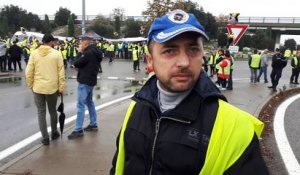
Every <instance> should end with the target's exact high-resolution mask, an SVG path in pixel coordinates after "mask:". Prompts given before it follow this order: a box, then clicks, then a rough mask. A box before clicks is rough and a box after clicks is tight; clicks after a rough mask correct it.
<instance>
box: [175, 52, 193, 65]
mask: <svg viewBox="0 0 300 175" xmlns="http://www.w3.org/2000/svg"><path fill="white" fill-rule="evenodd" d="M189 64H190V59H189V55H188V54H187V53H186V52H185V51H182V52H180V55H179V57H178V60H177V66H178V67H187V66H188V65H189Z"/></svg>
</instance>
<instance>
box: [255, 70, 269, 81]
mask: <svg viewBox="0 0 300 175" xmlns="http://www.w3.org/2000/svg"><path fill="white" fill-rule="evenodd" d="M267 68H268V66H262V67H260V70H259V74H258V77H257V79H258V80H259V79H260V76H261V75H262V74H264V79H265V82H266V81H268V78H267Z"/></svg>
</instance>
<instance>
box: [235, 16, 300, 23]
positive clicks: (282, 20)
mask: <svg viewBox="0 0 300 175" xmlns="http://www.w3.org/2000/svg"><path fill="white" fill-rule="evenodd" d="M239 23H273V24H300V17H239Z"/></svg>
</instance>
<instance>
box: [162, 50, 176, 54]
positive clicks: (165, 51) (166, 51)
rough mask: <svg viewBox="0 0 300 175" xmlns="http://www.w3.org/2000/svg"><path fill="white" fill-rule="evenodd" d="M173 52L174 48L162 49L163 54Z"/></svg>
mask: <svg viewBox="0 0 300 175" xmlns="http://www.w3.org/2000/svg"><path fill="white" fill-rule="evenodd" d="M172 53H174V49H167V50H164V51H163V54H172Z"/></svg>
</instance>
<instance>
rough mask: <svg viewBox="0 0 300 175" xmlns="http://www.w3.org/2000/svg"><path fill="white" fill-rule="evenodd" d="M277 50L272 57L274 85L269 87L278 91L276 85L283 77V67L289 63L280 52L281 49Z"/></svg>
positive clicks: (272, 79)
mask: <svg viewBox="0 0 300 175" xmlns="http://www.w3.org/2000/svg"><path fill="white" fill-rule="evenodd" d="M275 52H276V53H275V54H274V55H273V57H272V64H271V66H272V72H271V75H270V78H271V83H272V86H268V88H270V89H272V90H273V91H277V89H276V87H277V85H278V82H279V79H280V77H281V74H282V69H283V68H284V67H285V66H286V65H287V58H285V57H284V56H283V54H282V53H280V50H279V49H278V48H276V49H275Z"/></svg>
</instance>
